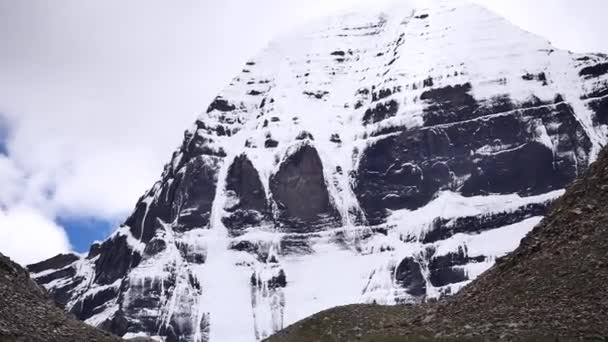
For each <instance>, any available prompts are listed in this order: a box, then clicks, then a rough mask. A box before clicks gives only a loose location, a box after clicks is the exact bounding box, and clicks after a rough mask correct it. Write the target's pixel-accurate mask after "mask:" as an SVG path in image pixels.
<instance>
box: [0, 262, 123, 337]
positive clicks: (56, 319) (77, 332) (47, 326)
mask: <svg viewBox="0 0 608 342" xmlns="http://www.w3.org/2000/svg"><path fill="white" fill-rule="evenodd" d="M0 341H11V342H19V341H23V342H37V341H39V342H43V341H44V342H47V341H48V342H50V341H57V342H79V341H97V342H115V341H120V339H119V338H118V337H114V336H112V335H110V334H109V333H107V332H103V331H101V330H97V329H95V328H92V327H90V326H88V325H86V324H84V323H82V322H80V321H78V320H76V319H75V318H72V317H68V316H67V314H66V313H65V312H64V311H63V310H61V309H60V308H59V307H57V306H56V305H55V303H54V302H53V300H52V299H50V297H49V296H48V294H47V293H46V291H45V290H44V289H43V288H41V287H39V286H38V285H36V283H35V282H34V281H32V280H31V279H30V277H29V274H28V273H27V271H26V270H24V269H23V268H21V267H20V266H19V265H17V264H15V263H14V262H12V261H11V260H10V259H8V258H7V257H5V256H4V255H2V254H0Z"/></svg>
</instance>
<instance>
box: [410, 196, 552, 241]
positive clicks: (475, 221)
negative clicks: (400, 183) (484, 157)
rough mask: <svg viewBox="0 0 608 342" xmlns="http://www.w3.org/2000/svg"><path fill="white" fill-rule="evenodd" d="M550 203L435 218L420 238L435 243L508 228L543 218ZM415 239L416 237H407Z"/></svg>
mask: <svg viewBox="0 0 608 342" xmlns="http://www.w3.org/2000/svg"><path fill="white" fill-rule="evenodd" d="M551 203H552V202H551V201H548V202H545V203H531V204H527V205H525V206H522V207H519V208H517V209H515V210H512V211H506V212H498V213H491V214H487V215H476V216H465V217H459V218H457V219H442V218H436V219H435V220H433V223H432V225H431V227H430V229H429V230H428V231H426V232H425V233H424V234H423V235H422V236H421V237H420V238H421V240H422V242H424V243H435V242H438V241H441V240H445V239H448V238H450V237H452V236H454V235H455V234H458V233H466V234H478V233H481V232H483V231H488V230H491V229H496V228H499V227H504V226H508V225H510V224H514V223H517V222H521V221H523V220H525V219H528V218H531V217H534V216H545V215H546V214H547V211H548V210H549V206H550V204H551ZM409 238H410V239H416V238H418V237H409Z"/></svg>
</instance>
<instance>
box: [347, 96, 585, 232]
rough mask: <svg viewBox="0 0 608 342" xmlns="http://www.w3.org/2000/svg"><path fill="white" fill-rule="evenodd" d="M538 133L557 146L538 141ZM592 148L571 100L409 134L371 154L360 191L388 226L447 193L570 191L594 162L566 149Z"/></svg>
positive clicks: (374, 216)
mask: <svg viewBox="0 0 608 342" xmlns="http://www.w3.org/2000/svg"><path fill="white" fill-rule="evenodd" d="M452 91H453V90H452ZM538 131H541V132H543V133H542V134H546V139H545V140H547V139H548V140H549V141H550V142H551V143H552V144H553V146H551V148H549V147H548V146H546V145H545V144H543V143H541V142H538V141H536V140H537V139H538V138H537V134H538V133H536V132H538ZM544 132H546V133H544ZM590 148H591V143H590V141H589V138H588V137H587V135H586V134H585V133H584V129H583V128H582V127H581V125H580V123H578V121H576V118H575V117H574V116H573V112H572V109H571V108H570V107H569V106H568V105H565V104H563V103H560V104H556V105H543V106H541V107H538V108H527V109H522V110H516V111H512V112H509V113H508V114H503V115H495V116H491V117H489V118H487V119H484V120H479V121H471V120H469V121H466V120H465V121H460V122H456V123H451V124H448V125H440V126H433V127H428V128H427V127H425V128H420V129H412V130H406V131H403V132H402V133H401V134H399V135H397V136H395V135H393V136H390V137H388V138H384V139H380V140H379V141H378V142H376V143H375V144H374V145H372V146H371V147H370V148H368V149H367V150H366V151H365V152H364V154H363V156H362V159H361V162H360V164H359V171H358V173H357V185H356V188H355V193H356V194H357V196H358V199H359V202H360V203H361V206H362V208H363V209H364V211H365V213H366V216H367V220H368V221H369V222H370V223H371V224H378V223H381V222H382V221H383V218H384V217H385V216H386V214H387V211H386V209H391V210H394V209H402V208H406V209H417V208H419V207H421V206H423V205H425V204H427V203H428V202H429V201H430V200H431V199H432V198H433V196H435V194H436V193H437V192H438V191H439V190H442V189H447V190H453V191H459V192H461V193H462V194H463V195H465V196H475V195H484V194H490V193H498V194H508V193H518V194H520V195H523V196H529V195H535V194H539V193H545V192H548V191H551V190H555V189H560V188H563V187H564V186H565V185H566V184H568V182H570V181H572V180H573V179H574V178H575V177H576V175H577V172H580V170H578V169H577V168H578V166H579V165H586V163H587V158H586V157H585V155H586V154H585V153H583V154H574V155H573V154H561V153H559V152H560V151H571V150H575V151H586V152H587V153H588V151H589V150H590ZM556 166H558V167H556ZM462 179H466V180H465V181H464V182H462V181H461V180H462Z"/></svg>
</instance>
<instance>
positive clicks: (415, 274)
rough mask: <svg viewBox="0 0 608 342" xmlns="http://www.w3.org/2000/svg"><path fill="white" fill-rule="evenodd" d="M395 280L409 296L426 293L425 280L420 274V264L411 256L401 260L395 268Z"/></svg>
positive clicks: (421, 295) (420, 295) (418, 295)
mask: <svg viewBox="0 0 608 342" xmlns="http://www.w3.org/2000/svg"><path fill="white" fill-rule="evenodd" d="M395 280H396V281H397V283H398V284H399V286H401V287H403V288H404V289H405V290H406V292H407V293H408V294H409V295H411V296H414V297H423V296H424V295H426V280H425V279H424V277H423V276H422V269H421V268H420V264H419V263H417V262H416V261H415V260H414V259H413V258H405V259H403V260H402V261H401V263H400V264H399V266H397V269H396V270H395Z"/></svg>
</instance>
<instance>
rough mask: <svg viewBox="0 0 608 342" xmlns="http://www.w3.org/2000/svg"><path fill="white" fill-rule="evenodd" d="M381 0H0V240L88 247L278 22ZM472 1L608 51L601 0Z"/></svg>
mask: <svg viewBox="0 0 608 342" xmlns="http://www.w3.org/2000/svg"><path fill="white" fill-rule="evenodd" d="M417 1H419V2H423V1H425V0H417ZM386 2H391V1H378V0H368V2H366V1H365V0H289V1H287V0H256V1H251V0H222V1H213V2H212V1H207V0H199V1H194V0H179V1H169V0H165V1H160V0H137V1H135V0H130V1H123V0H97V1H92V0H54V1H48V0H0V42H1V44H0V252H2V253H5V254H8V255H9V256H11V257H13V258H15V259H16V260H17V261H19V262H22V263H27V262H33V261H37V260H40V259H42V258H45V257H49V256H52V255H54V254H55V253H58V252H62V251H67V250H77V251H84V250H86V248H87V246H88V245H89V244H90V242H91V241H92V240H94V239H101V238H104V237H105V236H107V235H108V234H109V233H110V231H111V230H112V229H113V227H115V226H116V224H118V223H119V222H121V221H122V220H123V219H124V218H125V216H126V215H127V214H128V213H129V212H130V211H131V210H132V208H133V207H134V205H135V201H136V200H137V198H138V197H139V196H140V195H141V194H142V193H143V191H145V189H147V188H148V187H149V186H151V185H152V183H153V182H154V181H155V180H156V179H157V177H158V176H159V175H160V172H161V170H162V166H163V164H164V163H165V162H167V161H168V160H169V157H170V155H171V152H172V151H173V149H174V148H175V147H176V146H177V145H178V144H179V143H180V141H181V138H182V136H183V130H184V129H186V128H187V127H189V126H190V124H191V123H192V122H193V120H194V119H195V117H196V116H197V115H198V114H199V113H201V112H203V111H204V110H205V109H206V107H207V105H208V103H209V102H210V100H211V99H212V98H213V97H214V96H215V94H216V93H217V92H218V91H219V90H220V89H221V88H223V87H224V86H225V85H226V84H227V83H228V81H229V80H230V78H232V76H234V75H235V74H236V72H237V71H238V70H240V69H241V68H242V65H243V64H244V63H245V61H246V60H247V59H248V58H249V57H251V56H252V55H254V54H255V53H256V52H257V51H259V50H260V49H261V48H263V47H264V46H265V45H266V44H267V43H268V41H269V40H270V39H271V38H272V37H273V36H276V35H278V34H283V33H285V32H287V31H289V30H290V29H291V28H292V27H294V26H298V25H301V24H303V23H305V22H306V21H310V20H311V19H313V18H315V17H319V16H325V15H328V14H332V13H334V12H337V11H342V10H343V9H345V8H349V7H371V6H375V7H378V6H381V5H382V4H383V3H386ZM475 2H478V3H481V4H483V5H484V6H487V7H488V8H490V9H492V10H493V11H496V12H497V13H500V14H502V15H503V16H506V17H507V18H508V19H509V20H511V21H512V22H514V23H515V24H517V25H518V26H521V27H523V28H525V29H527V30H529V31H532V32H535V33H537V34H539V35H542V36H544V37H546V38H548V39H549V40H551V41H552V42H553V43H554V45H556V46H557V47H560V48H564V49H569V50H573V51H579V52H588V51H603V52H608V39H605V37H604V36H603V35H604V32H605V31H606V29H605V20H606V19H605V16H606V13H608V1H605V0H578V1H572V0H535V1H529V0H509V1H505V0H476V1H475Z"/></svg>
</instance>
